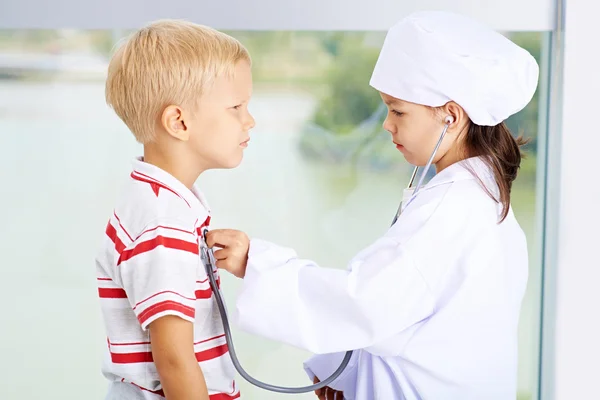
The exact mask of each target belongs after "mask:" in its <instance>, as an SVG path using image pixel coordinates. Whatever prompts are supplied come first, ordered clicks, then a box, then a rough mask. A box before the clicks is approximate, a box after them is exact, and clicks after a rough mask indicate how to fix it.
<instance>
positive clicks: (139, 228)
mask: <svg viewBox="0 0 600 400" xmlns="http://www.w3.org/2000/svg"><path fill="white" fill-rule="evenodd" d="M132 176H133V174H132ZM114 213H115V218H116V219H118V222H119V224H120V225H122V227H123V229H125V230H127V231H128V232H129V234H130V236H131V238H132V239H135V238H136V237H138V236H139V235H140V233H141V232H143V231H144V230H146V229H149V228H153V227H158V226H165V225H167V226H170V227H173V228H177V229H182V230H186V231H190V232H195V230H196V229H195V228H196V225H197V223H198V219H199V218H198V217H199V216H198V213H197V211H196V210H194V209H192V207H190V206H189V204H188V202H186V199H184V198H182V197H181V196H179V195H178V194H177V193H176V192H174V191H171V190H168V189H166V188H164V187H160V186H158V185H157V184H155V183H152V182H143V181H139V180H136V179H133V177H132V178H131V180H130V181H129V182H127V184H126V185H125V187H124V189H123V191H122V193H121V195H120V197H119V198H118V200H117V204H116V206H115V211H114ZM201 222H202V221H201Z"/></svg>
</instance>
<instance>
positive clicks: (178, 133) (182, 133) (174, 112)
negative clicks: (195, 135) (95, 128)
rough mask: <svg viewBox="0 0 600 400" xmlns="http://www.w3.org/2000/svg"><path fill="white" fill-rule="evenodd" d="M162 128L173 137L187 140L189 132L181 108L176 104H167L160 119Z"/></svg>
mask: <svg viewBox="0 0 600 400" xmlns="http://www.w3.org/2000/svg"><path fill="white" fill-rule="evenodd" d="M160 122H161V125H162V127H163V129H164V130H165V131H166V132H167V133H168V134H169V135H171V136H173V137H174V138H175V139H179V140H183V141H184V142H187V141H188V139H189V137H190V133H189V130H188V128H187V125H186V123H185V121H184V120H183V110H182V109H181V108H179V107H178V106H173V105H170V106H167V107H166V108H165V109H164V111H163V113H162V116H161V119H160Z"/></svg>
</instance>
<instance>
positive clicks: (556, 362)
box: [542, 0, 600, 400]
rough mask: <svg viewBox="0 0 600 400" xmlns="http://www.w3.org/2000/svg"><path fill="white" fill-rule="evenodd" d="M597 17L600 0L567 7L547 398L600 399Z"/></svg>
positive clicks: (555, 167) (553, 167)
mask: <svg viewBox="0 0 600 400" xmlns="http://www.w3.org/2000/svg"><path fill="white" fill-rule="evenodd" d="M598 15H600V3H599V2H597V1H586V0H579V1H576V0H566V2H565V25H564V28H565V31H564V70H563V75H564V76H563V79H564V84H563V86H562V106H561V109H562V116H560V118H562V121H561V122H560V136H558V135H557V136H556V137H555V139H558V141H557V142H556V143H555V145H558V146H559V147H560V153H561V154H560V163H557V164H556V163H553V162H552V161H553V160H552V159H551V160H550V165H549V170H550V171H549V173H550V174H551V175H552V174H556V176H557V178H558V179H557V180H555V181H552V180H551V181H550V183H551V184H552V183H553V182H554V186H553V187H550V188H549V189H550V192H549V194H550V195H554V196H556V197H558V200H559V202H558V204H556V203H554V204H555V205H557V206H558V210H557V211H558V213H557V214H556V215H550V216H549V217H550V221H549V222H550V224H549V225H548V226H547V229H552V230H551V231H550V232H548V233H549V235H550V236H549V239H550V241H549V242H548V245H549V246H554V245H558V246H557V247H556V250H555V251H554V255H555V258H554V259H552V258H551V259H548V260H547V261H548V264H547V268H552V267H555V270H549V271H548V272H549V278H550V280H554V282H549V283H550V285H551V286H555V287H556V293H555V294H553V293H547V297H549V296H553V295H555V296H556V298H555V299H552V298H549V299H548V300H549V304H550V307H549V308H550V310H548V311H549V313H548V314H547V315H546V322H547V323H548V324H547V325H546V327H547V331H546V333H547V336H546V339H547V340H546V343H545V354H544V364H543V365H544V366H546V367H547V368H546V371H545V372H544V377H545V382H544V384H543V387H544V390H543V391H542V395H543V396H542V399H544V400H546V399H556V400H573V399H598V398H600V379H599V374H600V311H599V310H598V306H600V290H599V289H600V254H599V252H598V249H600V231H599V227H600V186H599V185H598V183H600V179H599V178H598V175H597V165H598V151H599V149H600V132H599V130H598V128H597V124H598V122H599V121H598V120H597V116H598V115H599V111H600V101H599V100H598V93H600V77H599V75H598V66H599V65H600V52H599V51H598V50H599V45H598V44H599V41H600V29H599V26H598ZM560 118H559V120H560ZM553 133H558V132H553ZM554 161H558V160H554ZM555 200H556V198H553V199H551V202H554V201H555ZM552 207H554V206H552ZM553 218H556V219H553ZM553 235H554V237H552V236H553ZM552 308H554V310H552ZM552 314H554V315H552ZM552 328H553V329H554V330H552Z"/></svg>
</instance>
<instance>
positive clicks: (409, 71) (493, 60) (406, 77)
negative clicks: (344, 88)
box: [370, 11, 539, 126]
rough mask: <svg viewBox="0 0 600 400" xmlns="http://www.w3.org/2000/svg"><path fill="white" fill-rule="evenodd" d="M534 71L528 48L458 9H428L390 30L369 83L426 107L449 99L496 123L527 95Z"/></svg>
mask: <svg viewBox="0 0 600 400" xmlns="http://www.w3.org/2000/svg"><path fill="white" fill-rule="evenodd" d="M538 76H539V68H538V65H537V63H536V61H535V59H534V58H533V57H532V56H531V54H529V53H528V52H527V51H526V50H524V49H522V48H521V47H519V46H517V45H516V44H514V43H513V42H511V41H510V40H508V39H507V38H505V37H504V36H502V35H501V34H499V33H497V32H495V31H494V30H492V29H490V28H488V27H486V26H485V25H482V24H480V23H478V22H476V21H473V20H471V19H469V18H467V17H464V16H461V15H457V14H453V13H449V12H442V11H426V12H417V13H414V14H411V15H409V16H408V17H406V18H405V19H403V20H401V21H400V22H398V23H397V24H396V25H394V26H393V27H392V28H391V29H390V30H389V31H388V33H387V36H386V38H385V42H384V44H383V48H382V49H381V53H380V55H379V59H378V60H377V64H376V65H375V69H374V71H373V75H372V77H371V82H370V84H371V86H372V87H373V88H375V89H377V90H378V91H380V92H383V93H385V94H387V95H390V96H392V97H395V98H398V99H401V100H404V101H408V102H411V103H416V104H421V105H426V106H430V107H439V106H442V105H444V104H446V103H447V102H448V101H451V100H453V101H455V102H456V103H458V104H459V105H460V106H461V107H462V108H463V109H464V110H465V111H466V113H467V114H468V115H469V118H470V119H471V121H473V122H474V123H475V124H477V125H488V126H494V125H497V124H499V123H500V122H502V121H504V120H505V119H507V118H508V117H510V116H511V115H513V114H515V113H517V112H519V111H520V110H522V109H523V108H524V107H525V106H526V105H527V104H528V103H529V102H530V101H531V98H532V97H533V95H534V93H535V90H536V87H537V83H538Z"/></svg>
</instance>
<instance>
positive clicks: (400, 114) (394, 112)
mask: <svg viewBox="0 0 600 400" xmlns="http://www.w3.org/2000/svg"><path fill="white" fill-rule="evenodd" d="M392 114H394V115H397V116H399V117H400V116H402V114H403V113H401V112H400V111H396V110H392Z"/></svg>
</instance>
